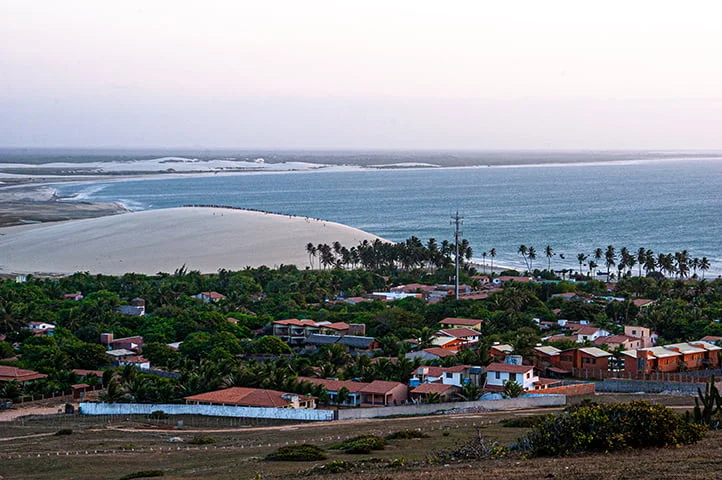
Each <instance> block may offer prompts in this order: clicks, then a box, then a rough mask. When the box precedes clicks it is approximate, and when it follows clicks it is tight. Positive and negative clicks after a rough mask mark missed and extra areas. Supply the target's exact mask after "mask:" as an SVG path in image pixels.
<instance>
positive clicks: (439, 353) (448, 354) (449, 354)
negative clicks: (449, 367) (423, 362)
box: [423, 347, 456, 358]
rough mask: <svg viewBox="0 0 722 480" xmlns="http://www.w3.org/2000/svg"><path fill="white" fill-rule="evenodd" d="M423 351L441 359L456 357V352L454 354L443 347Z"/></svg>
mask: <svg viewBox="0 0 722 480" xmlns="http://www.w3.org/2000/svg"><path fill="white" fill-rule="evenodd" d="M423 351H424V352H426V353H430V354H432V355H436V356H437V357H441V358H446V357H453V356H454V355H456V352H452V351H450V350H446V349H444V348H441V347H431V348H425V349H424V350H423Z"/></svg>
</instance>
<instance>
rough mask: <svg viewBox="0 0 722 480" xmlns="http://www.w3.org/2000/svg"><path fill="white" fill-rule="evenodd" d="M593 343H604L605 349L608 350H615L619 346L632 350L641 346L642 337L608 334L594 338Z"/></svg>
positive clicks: (599, 345) (598, 344) (597, 344)
mask: <svg viewBox="0 0 722 480" xmlns="http://www.w3.org/2000/svg"><path fill="white" fill-rule="evenodd" d="M594 345H595V346H597V347H601V346H603V345H606V346H607V349H608V350H610V351H611V350H617V349H618V348H621V349H622V350H633V349H637V348H642V339H641V338H635V337H630V336H628V335H609V336H606V337H599V338H597V339H596V340H594Z"/></svg>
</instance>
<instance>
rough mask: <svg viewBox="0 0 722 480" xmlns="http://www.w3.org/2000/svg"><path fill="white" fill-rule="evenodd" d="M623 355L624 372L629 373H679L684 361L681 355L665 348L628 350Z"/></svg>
mask: <svg viewBox="0 0 722 480" xmlns="http://www.w3.org/2000/svg"><path fill="white" fill-rule="evenodd" d="M622 355H623V356H624V371H625V372H627V373H644V374H649V373H653V372H661V373H672V372H677V371H679V363H680V360H681V359H682V354H681V353H679V352H677V351H674V350H668V349H666V348H664V347H649V348H640V349H638V350H626V351H624V352H622Z"/></svg>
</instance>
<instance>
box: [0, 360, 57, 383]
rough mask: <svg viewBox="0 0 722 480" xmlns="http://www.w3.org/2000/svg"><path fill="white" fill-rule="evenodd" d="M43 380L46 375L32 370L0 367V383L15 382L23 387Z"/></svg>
mask: <svg viewBox="0 0 722 480" xmlns="http://www.w3.org/2000/svg"><path fill="white" fill-rule="evenodd" d="M43 378H47V375H45V374H42V373H38V372H34V371H32V370H25V369H22V368H17V367H10V366H7V365H0V382H11V381H13V380H17V381H18V382H19V383H20V385H25V384H28V383H31V382H33V381H35V380H40V379H43Z"/></svg>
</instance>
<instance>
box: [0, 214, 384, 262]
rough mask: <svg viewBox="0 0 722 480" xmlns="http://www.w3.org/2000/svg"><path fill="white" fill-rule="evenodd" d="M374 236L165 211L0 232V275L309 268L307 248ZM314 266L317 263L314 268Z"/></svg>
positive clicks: (319, 225) (314, 224)
mask: <svg viewBox="0 0 722 480" xmlns="http://www.w3.org/2000/svg"><path fill="white" fill-rule="evenodd" d="M377 238H378V237H376V236H375V235H372V234H370V233H366V232H364V231H361V230H358V229H355V228H351V227H348V226H345V225H341V224H338V223H333V222H326V221H322V220H313V219H308V220H307V219H306V218H304V217H289V216H287V215H275V214H266V213H261V212H251V211H246V210H235V209H227V208H210V207H204V208H196V207H193V208H170V209H164V210H147V211H143V212H136V213H126V214H121V215H113V216H109V217H100V218H91V219H87V220H72V221H67V222H59V223H46V224H36V225H26V226H19V227H8V228H4V229H0V273H59V274H67V273H73V272H77V271H81V272H82V271H88V272H91V273H102V274H109V275H121V274H123V273H127V272H135V273H144V274H149V275H150V274H155V273H158V272H169V273H172V272H173V271H175V270H176V269H177V268H179V267H181V266H182V265H184V264H185V266H186V267H187V268H188V269H190V270H199V271H201V272H203V273H212V272H216V271H218V269H220V268H226V269H229V270H240V269H243V268H244V267H246V266H249V265H250V266H252V267H256V266H260V265H267V266H269V267H274V266H278V265H281V264H285V265H290V264H294V265H297V266H298V267H299V268H305V267H306V266H308V265H309V258H308V254H307V253H306V244H307V243H309V242H311V243H313V244H314V245H317V244H319V243H328V244H331V243H333V242H335V241H339V242H341V244H342V245H345V246H347V247H349V248H350V247H352V246H355V245H357V244H358V243H359V242H361V241H363V240H369V241H374V240H376V239H377ZM314 266H315V267H318V263H317V260H316V261H315V264H314Z"/></svg>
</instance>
